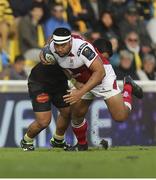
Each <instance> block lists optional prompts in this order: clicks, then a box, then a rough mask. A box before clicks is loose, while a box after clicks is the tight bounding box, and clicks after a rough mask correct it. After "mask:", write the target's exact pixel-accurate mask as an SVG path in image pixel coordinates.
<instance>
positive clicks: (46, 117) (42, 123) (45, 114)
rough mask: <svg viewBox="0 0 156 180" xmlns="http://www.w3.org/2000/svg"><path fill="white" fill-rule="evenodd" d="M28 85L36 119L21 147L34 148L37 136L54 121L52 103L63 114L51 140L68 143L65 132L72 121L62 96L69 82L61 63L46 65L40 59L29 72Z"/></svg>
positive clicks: (51, 141) (65, 92) (52, 141)
mask: <svg viewBox="0 0 156 180" xmlns="http://www.w3.org/2000/svg"><path fill="white" fill-rule="evenodd" d="M28 89H29V95H30V98H31V100H32V106H33V111H34V113H35V121H34V122H32V124H30V126H29V127H28V130H27V132H26V134H25V135H24V137H23V139H22V140H21V147H22V149H23V150H24V151H31V150H34V145H33V140H34V138H35V137H36V136H37V135H38V134H39V133H40V132H41V131H42V130H43V129H45V128H47V127H48V125H49V124H50V122H51V115H52V112H51V103H52V104H53V105H54V106H56V107H57V108H58V110H59V112H60V114H59V115H58V118H57V121H56V127H57V128H56V132H55V134H54V136H53V138H52V139H51V140H50V143H51V145H52V146H53V147H60V148H63V147H64V146H67V144H66V143H65V141H64V133H65V131H66V129H67V127H68V125H69V122H70V108H69V104H67V103H65V101H64V100H63V96H64V95H65V94H67V89H68V84H67V78H66V76H65V74H64V73H63V71H62V69H61V67H60V66H59V65H58V64H54V65H48V66H46V65H43V64H42V63H38V64H37V65H36V66H35V67H34V68H33V69H32V71H31V74H30V76H29V79H28Z"/></svg>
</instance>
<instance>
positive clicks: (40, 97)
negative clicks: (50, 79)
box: [36, 93, 49, 103]
mask: <svg viewBox="0 0 156 180" xmlns="http://www.w3.org/2000/svg"><path fill="white" fill-rule="evenodd" d="M36 101H37V102H38V103H46V102H48V101H49V95H48V94H46V93H42V94H39V95H38V96H37V97H36Z"/></svg>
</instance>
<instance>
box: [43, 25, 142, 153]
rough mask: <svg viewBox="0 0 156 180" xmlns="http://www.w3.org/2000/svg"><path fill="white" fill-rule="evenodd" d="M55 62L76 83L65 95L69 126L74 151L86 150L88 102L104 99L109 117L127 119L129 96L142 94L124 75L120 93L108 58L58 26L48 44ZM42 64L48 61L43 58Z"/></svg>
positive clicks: (130, 98)
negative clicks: (68, 106)
mask: <svg viewBox="0 0 156 180" xmlns="http://www.w3.org/2000/svg"><path fill="white" fill-rule="evenodd" d="M49 46H50V51H51V53H52V54H53V56H54V59H55V61H57V63H58V64H59V65H60V66H61V67H62V68H64V69H67V70H70V71H71V72H72V74H73V75H74V77H75V79H76V80H77V81H78V82H81V83H83V86H82V87H81V88H79V89H72V90H71V91H70V93H69V94H67V95H65V96H64V100H65V102H66V103H70V104H71V112H72V128H73V132H74V133H75V135H76V137H77V140H78V143H77V145H76V146H75V147H74V149H77V150H80V151H81V150H87V149H88V143H87V137H86V132H87V122H86V120H85V119H84V116H85V114H86V112H87V111H88V108H89V105H90V103H91V102H92V100H93V99H94V98H95V97H101V98H103V99H104V101H105V103H106V105H107V107H108V109H109V111H110V113H111V116H112V118H113V119H114V120H116V121H118V122H123V121H125V120H126V119H127V117H128V115H129V113H130V111H131V109H132V107H131V104H132V95H135V96H136V97H138V98H142V97H143V92H142V89H141V88H140V87H139V86H138V85H137V84H136V83H134V81H133V80H132V79H131V78H130V77H125V79H124V87H123V92H122V93H121V91H120V89H119V87H118V84H117V82H116V75H115V73H114V70H113V68H112V66H111V65H110V64H109V61H108V60H107V59H106V58H105V57H104V56H103V55H102V54H101V53H103V52H99V51H98V50H95V48H94V47H93V46H92V45H91V44H90V43H89V42H87V41H85V40H82V39H80V38H77V37H73V36H72V35H71V32H70V31H69V30H68V29H66V28H58V29H56V30H55V31H54V33H53V38H52V41H51V42H50V44H49ZM42 63H43V64H49V62H47V60H46V58H42Z"/></svg>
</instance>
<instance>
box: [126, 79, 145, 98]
mask: <svg viewBox="0 0 156 180" xmlns="http://www.w3.org/2000/svg"><path fill="white" fill-rule="evenodd" d="M124 84H130V85H131V86H132V94H133V95H134V96H136V97H137V98H139V99H142V98H143V90H142V88H141V87H140V86H139V85H137V84H136V83H135V82H134V80H133V79H132V78H131V77H130V76H125V77H124Z"/></svg>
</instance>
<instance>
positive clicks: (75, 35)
mask: <svg viewBox="0 0 156 180" xmlns="http://www.w3.org/2000/svg"><path fill="white" fill-rule="evenodd" d="M72 37H73V38H75V39H82V40H84V39H83V37H81V36H80V35H77V34H72Z"/></svg>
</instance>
